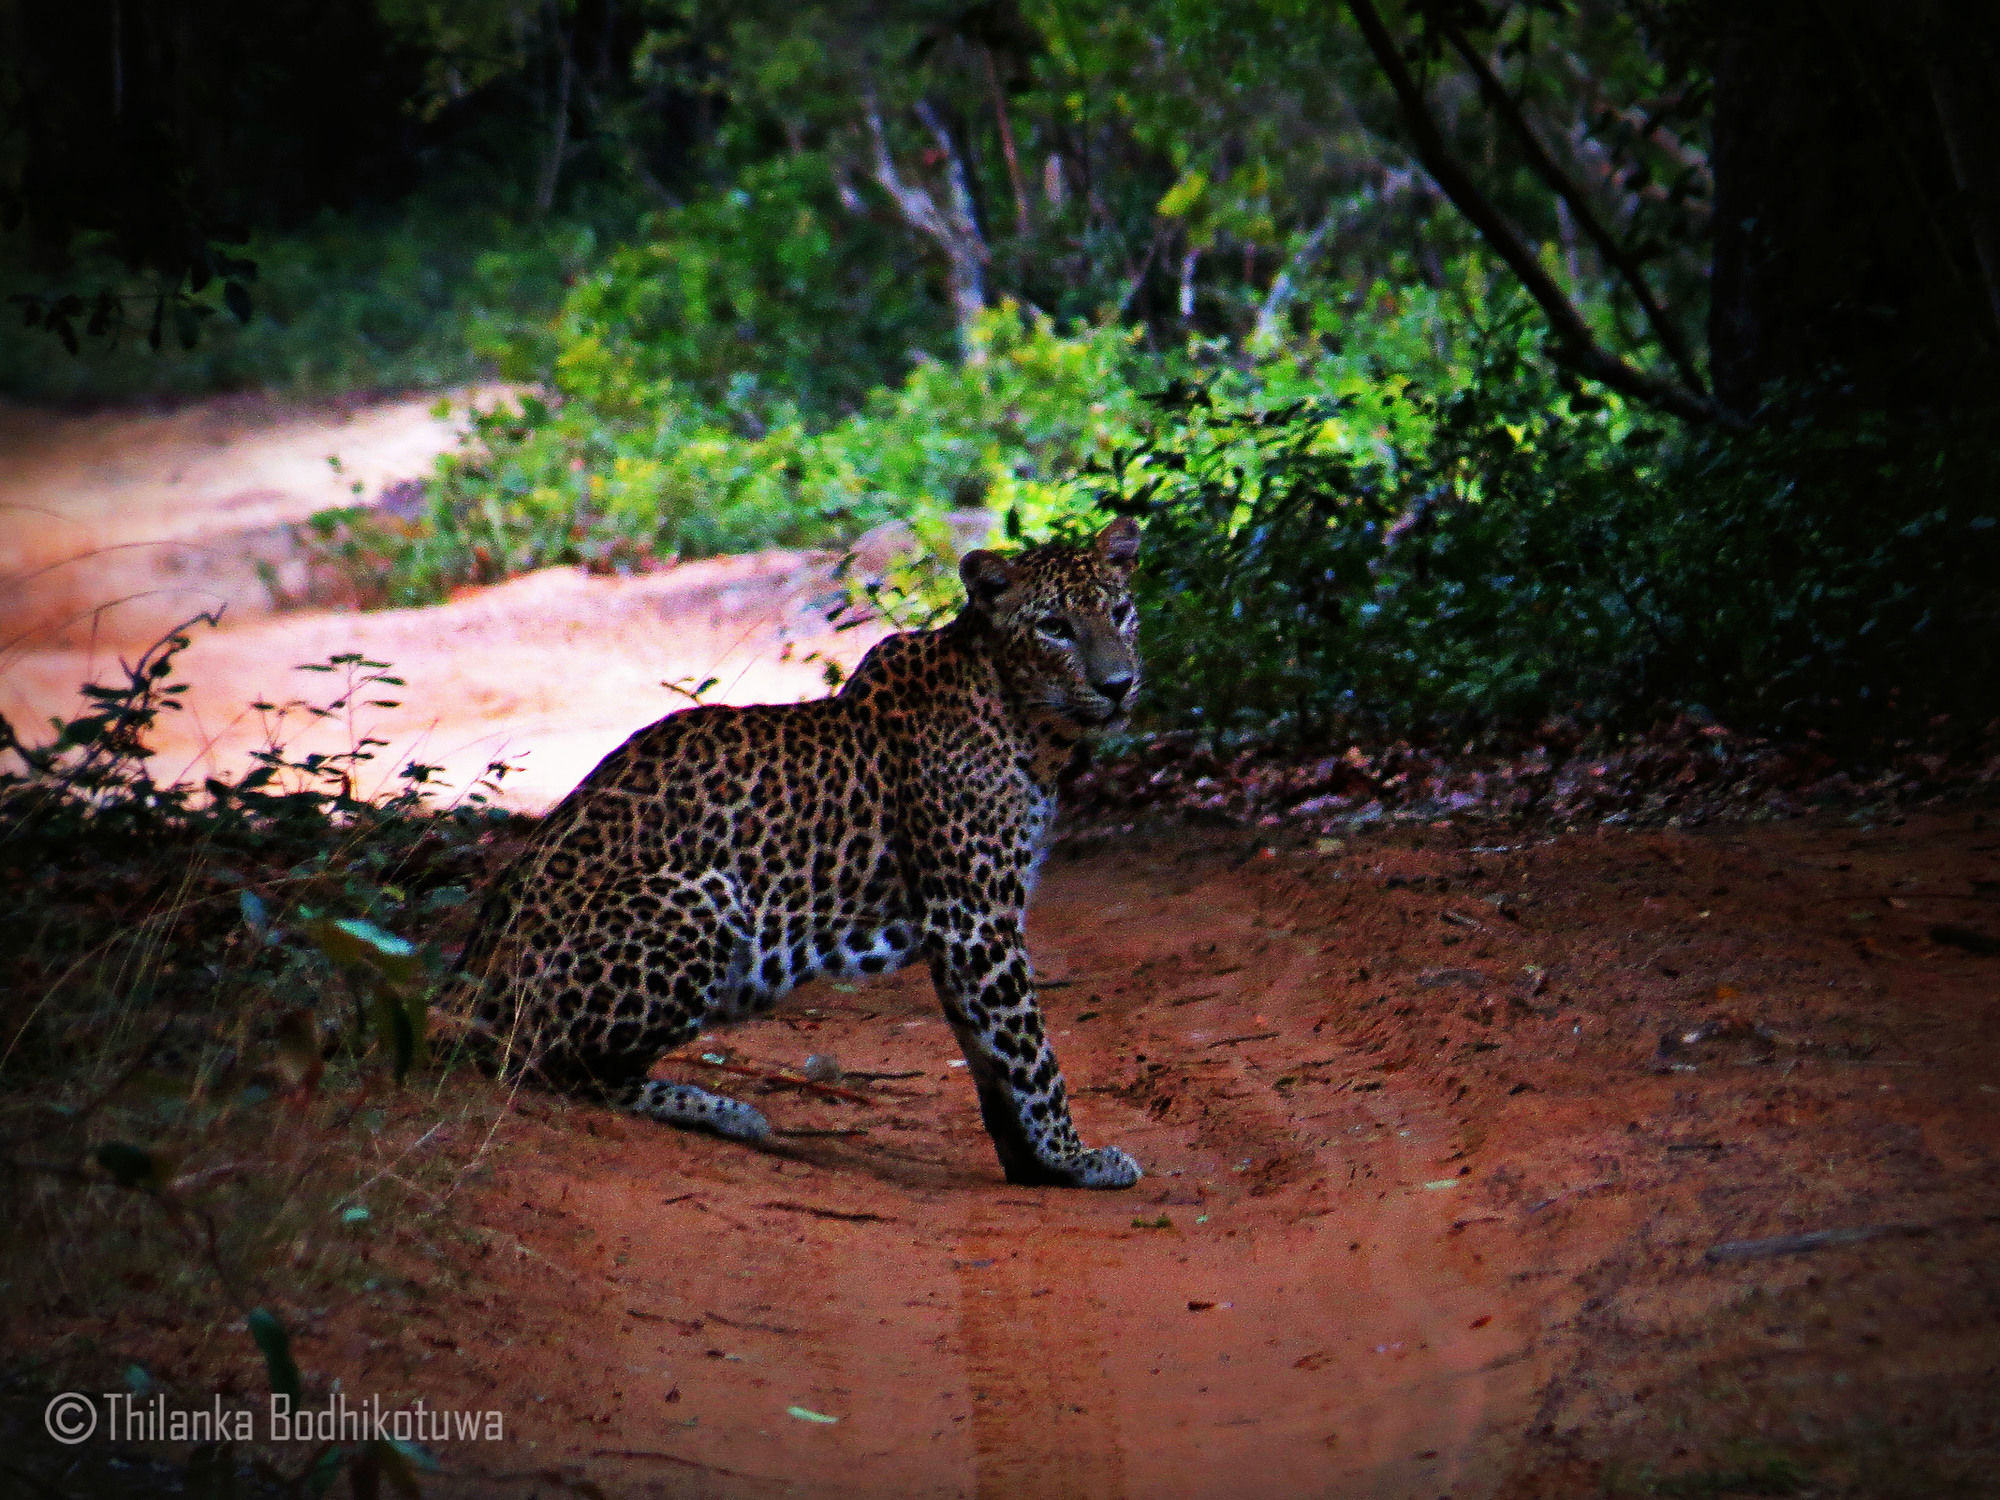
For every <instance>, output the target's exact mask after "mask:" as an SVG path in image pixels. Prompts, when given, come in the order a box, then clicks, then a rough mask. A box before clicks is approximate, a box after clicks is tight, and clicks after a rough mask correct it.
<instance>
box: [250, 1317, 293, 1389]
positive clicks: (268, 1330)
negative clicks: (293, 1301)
mask: <svg viewBox="0 0 2000 1500" xmlns="http://www.w3.org/2000/svg"><path fill="white" fill-rule="evenodd" d="M247 1321H248V1322H249V1325H250V1337H251V1338H253V1339H255V1340H256V1341H257V1347H258V1348H259V1349H260V1350H262V1351H263V1355H264V1368H265V1369H266V1370H267V1371H269V1372H270V1376H271V1389H272V1390H273V1391H274V1392H276V1393H277V1394H278V1395H280V1396H289V1397H290V1398H291V1401H292V1405H294V1406H297V1405H298V1404H299V1403H300V1402H301V1401H303V1400H304V1399H305V1381H304V1379H303V1378H302V1377H301V1376H300V1375H299V1367H298V1363H297V1361H295V1360H294V1359H293V1358H292V1337H291V1335H290V1334H288V1333H286V1332H285V1325H284V1324H283V1323H281V1322H279V1321H278V1319H277V1317H276V1315H275V1314H273V1313H272V1312H270V1311H269V1310H268V1309H266V1308H262V1307H259V1308H253V1309H252V1310H251V1313H250V1316H249V1318H248V1320H247Z"/></svg>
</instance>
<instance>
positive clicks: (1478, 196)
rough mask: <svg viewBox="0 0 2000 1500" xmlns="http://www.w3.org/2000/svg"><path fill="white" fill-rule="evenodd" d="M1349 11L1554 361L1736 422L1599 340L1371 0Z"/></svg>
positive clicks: (1426, 152) (1418, 139) (1432, 168)
mask: <svg viewBox="0 0 2000 1500" xmlns="http://www.w3.org/2000/svg"><path fill="white" fill-rule="evenodd" d="M1347 8H1348V11H1349V12H1350V13H1351V14H1352V15H1353V17H1354V21H1355V24H1356V25H1357V26H1358V27H1359V28H1360V30H1361V35H1362V39H1363V40H1364V41H1366V42H1367V44H1368V50H1369V51H1370V52H1372V53H1373V54H1374V56H1375V63H1376V66H1377V67H1379V68H1380V69H1381V70H1382V76H1383V77H1384V78H1386V79H1387V80H1388V83H1389V87H1390V88H1391V89H1392V90H1394V92H1395V95H1396V102H1397V105H1398V107H1399V108H1400V110H1401V113H1402V116H1403V120H1404V123H1405V124H1406V125H1407V126H1408V127H1409V131H1410V136H1411V140H1412V143H1413V144H1414V145H1415V147H1416V151H1417V157H1418V159H1419V160H1420V161H1422V162H1423V164H1424V168H1425V170H1427V171H1428V172H1429V173H1430V174H1431V177H1432V179H1433V180H1434V181H1435V182H1436V183H1437V185H1438V186H1439V187H1440V188H1441V189H1443V191H1444V193H1445V196H1447V197H1448V198H1450V199H1451V201H1452V203H1453V204H1454V205H1455V206H1456V207H1457V209H1458V211H1459V212H1460V213H1462V214H1464V215H1465V217H1466V219H1467V220H1468V221H1469V222H1470V223H1471V224H1472V226H1473V228H1475V229H1477V230H1478V231H1479V232H1480V234H1481V235H1482V236H1483V237H1484V238H1485V240H1486V242H1487V243H1488V244H1489V245H1491V246H1492V247H1493V250H1494V253H1495V254H1497V255H1498V256H1499V257H1500V259H1501V260H1503V261H1504V262H1506V265H1507V268H1508V269H1509V270H1511V271H1512V272H1513V273H1514V274H1515V276H1517V277H1518V278H1520V282H1521V285H1522V286H1523V287H1524V288H1525V289H1526V290H1527V293H1528V295H1529V296H1530V297H1532V298H1534V299H1535V303H1536V305H1537V306H1539V307H1540V308H1541V310H1542V314H1543V316H1544V317H1546V318H1547V319H1548V323H1549V331H1550V332H1551V333H1553V334H1554V335H1555V346H1554V347H1553V348H1552V349H1551V350H1550V353H1551V355H1552V356H1553V357H1554V358H1555V359H1556V361H1557V362H1558V363H1560V364H1562V365H1564V366H1565V367H1566V368H1568V369H1570V370H1573V371H1575V372H1576V373H1577V374H1579V375H1584V376H1587V377H1589V378H1590V379H1592V380H1596V381H1599V382H1601V383H1602V384H1604V385H1607V386H1609V387H1610V388H1611V389H1612V390H1614V391H1619V392H1622V393H1623V394H1625V395H1627V396H1630V397H1632V398H1633V399H1634V400H1637V401H1643V402H1645V403H1646V404H1647V405H1648V406H1656V407H1658V408H1660V410H1662V411H1667V412H1672V413H1673V414H1674V415H1675V416H1678V417H1684V418H1686V419H1687V420H1689V421H1694V422H1717V421H1721V422H1730V421H1732V419H1731V417H1730V415H1729V414H1728V413H1727V412H1725V411H1724V410H1723V409H1722V408H1721V407H1719V406H1717V405H1716V403H1715V402H1714V401H1713V400H1711V399H1710V398H1709V397H1707V396H1706V395H1703V394H1701V393H1699V392H1696V391H1691V390H1689V389H1687V388H1686V387H1684V386H1680V385H1676V384H1674V383H1672V382H1670V381H1665V380H1661V379H1659V378H1658V377H1657V376H1653V375H1649V374H1647V373H1646V372H1645V371H1644V370H1641V369H1639V368H1638V367H1636V366H1634V365H1630V364H1627V363H1626V362H1625V361H1624V360H1622V359H1620V358H1619V357H1618V356H1617V355H1615V354H1613V353H1611V352H1610V351H1609V350H1607V349H1606V348H1604V347H1603V345H1601V344H1599V343H1598V342H1597V339H1596V337H1595V336H1594V335H1593V334H1592V333H1591V331H1590V326H1589V325H1588V324H1587V323H1585V322H1584V321H1583V315H1582V314H1581V313H1579V312H1578V311H1577V310H1576V307H1575V305H1574V304H1572V303H1571V302H1570V300H1569V298H1568V297H1566V296H1565V295H1564V294H1563V291H1562V288H1560V287H1558V286H1557V285H1556V284H1555V282H1554V281H1553V280H1552V279H1550V277H1549V274H1548V272H1546V271H1544V270H1543V269H1542V265H1541V262H1540V261H1539V260H1537V259H1536V257H1535V253H1534V252H1533V251H1532V250H1530V249H1529V248H1528V246H1527V244H1526V242H1525V241H1523V240H1522V238H1521V236H1520V234H1519V233H1518V232H1517V231H1516V230H1515V228H1514V226H1513V225H1512V224H1510V223H1508V222H1507V219H1506V218H1505V216H1504V215H1502V214H1501V212H1500V210H1499V209H1498V208H1496V207H1495V206H1494V205H1493V203H1492V201H1491V200H1490V199H1489V198H1487V196H1486V195H1485V194H1484V193H1483V192H1481V191H1480V189H1479V186H1478V184H1477V183H1475V182H1474V181H1473V180H1472V175H1471V173H1470V172H1468V171H1467V170H1466V168H1465V165H1464V164H1463V163H1462V162H1460V161H1459V159H1458V158H1457V156H1455V155H1454V154H1453V153H1452V150H1451V148H1450V147H1449V146H1448V145H1447V144H1446V143H1445V139H1444V136H1443V134H1442V133H1441V132H1440V131H1439V129H1438V126H1437V122H1436V121H1435V120H1434V119H1432V118H1431V113H1430V110H1429V109H1428V108H1427V107H1426V106H1425V104H1424V97H1423V94H1422V92H1421V91H1420V90H1419V89H1418V87H1417V84H1416V80H1415V79H1413V78H1411V76H1410V71H1409V69H1408V68H1406V67H1404V66H1403V59H1402V56H1401V54H1400V53H1399V52H1398V51H1397V50H1396V43H1395V39H1394V38H1393V37H1391V36H1390V35H1389V29H1388V27H1387V26H1385V25H1384V24H1383V22H1382V17H1381V14H1380V13H1379V12H1378V11H1377V10H1376V9H1375V7H1374V5H1373V4H1372V3H1371V0H1347Z"/></svg>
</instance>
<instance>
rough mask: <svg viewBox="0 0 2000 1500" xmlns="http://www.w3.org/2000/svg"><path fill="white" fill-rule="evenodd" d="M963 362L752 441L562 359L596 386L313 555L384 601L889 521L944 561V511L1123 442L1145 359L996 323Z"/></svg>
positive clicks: (466, 456)
mask: <svg viewBox="0 0 2000 1500" xmlns="http://www.w3.org/2000/svg"><path fill="white" fill-rule="evenodd" d="M977 347H978V351H979V352H978V355H977V357H975V358H972V359H968V360H965V361H963V362H946V361H943V360H937V359H924V360H922V361H920V362H919V363H918V364H917V365H916V367H915V368H914V369H912V370H911V371H910V372H909V374H908V375H907V376H906V377H905V379H904V380H903V381H902V382H901V384H899V385H896V386H891V387H883V388H879V389H877V390H875V391H874V392H873V393H871V394H870V396H869V397H868V399H867V400H866V402H865V404H864V405H863V406H862V408H861V409H860V410H859V411H856V412H854V413H853V414H851V415H849V416H847V417H844V418H842V419H840V420H838V421H836V422H834V423H833V424H832V425H830V426H827V427H824V428H821V429H818V430H814V429H813V428H812V427H810V426H808V425H807V423H806V421H805V419H804V418H803V417H802V416H801V415H799V414H798V413H797V412H796V410H794V411H790V412H787V413H786V414H785V417H784V420H783V421H782V422H780V423H778V424H777V425H773V426H770V427H767V428H765V429H764V430H763V431H761V432H758V433H754V434H751V433H746V432H744V431H743V430H742V424H741V423H740V422H738V421H736V420H734V419H733V417H732V414H730V413H729V412H728V411H727V410H726V409H718V408H716V407H713V406H709V405H706V404H704V403H702V402H701V401H699V400H698V399H695V398H693V397H692V396H690V397H688V398H687V399H682V398H681V394H680V393H681V390H682V387H681V386H680V385H679V384H678V383H676V382H674V381H671V380H653V379H647V378H642V377H641V376H639V375H638V374H636V373H634V374H633V376H632V378H631V379H630V380H623V379H620V380H613V381H602V382H600V381H598V380H597V377H598V376H600V375H601V374H602V363H601V361H600V357H599V356H598V355H596V354H593V355H592V357H591V359H590V360H588V361H574V362H573V361H570V360H568V359H567V358H566V359H565V362H564V371H563V378H564V380H568V379H570V378H571V369H572V367H573V365H574V364H577V363H581V364H584V365H585V366H586V367H587V368H589V369H590V370H591V371H592V375H593V382H594V383H592V384H590V385H588V386H586V387H585V388H584V389H582V390H577V391H567V390H566V391H564V393H563V395H562V396H561V398H560V399H558V400H549V401H545V400H543V399H541V398H539V397H533V396H530V397H525V398H523V399H522V400H521V401H519V402H517V403H513V404H510V405H507V406H505V407H503V408H502V409H499V410H496V411H492V412H488V413H485V414H483V415H482V416H480V417H479V418H478V419H477V422H476V424H475V428H474V431H473V433H472V435H471V439H470V441H469V442H468V444H467V445H466V447H465V448H464V449H463V450H462V451H461V452H458V453H455V454H450V455H447V456H446V457H445V458H444V459H442V460H441V461H440V463H439V466H438V469H437V472H436V473H435V475H434V476H433V480H432V484H431V492H430V497H429V501H428V504H427V507H426V509H425V512H424V514H423V515H422V516H421V517H420V518H419V519H418V520H417V521H416V522H415V523H414V524H406V523H402V522H398V521H395V520H393V519H389V518H383V517H380V516H376V515H372V514H371V513H369V512H367V511H366V510H362V509H359V508H355V509H347V510H339V511H329V512H326V513H325V514H323V515H321V516H319V517H316V518H315V519H314V521H313V522H312V523H311V526H310V528H309V531H308V539H309V540H310V541H311V542H312V543H313V544H314V545H315V546H317V547H318V548H319V549H321V551H322V552H324V553H327V554H330V555H332V556H333V557H334V558H335V560H336V561H338V562H339V563H340V564H341V565H342V566H343V567H344V568H345V569H346V570H347V571H348V572H349V573H350V574H355V575H358V576H359V577H360V578H361V580H362V582H363V585H364V590H365V592H367V593H369V594H370V595H371V596H373V597H375V598H378V599H381V600H385V601H390V602H397V603H418V602H423V601H427V600H431V599H435V598H437V597H439V596H440V595H441V594H442V593H443V592H444V591H445V590H447V589H449V588H451V587H452V586H453V585H455V584H458V583H462V582H467V581H487V580H491V579H494V578H500V577H505V576H507V575H509V574H513V573H518V572H523V571H526V570H527V569H530V568H536V567H545V566H548V565H551V564H556V563H581V564H583V565H585V566H589V567H595V568H615V567H618V566H621V565H625V564H630V563H636V562H638V561H640V560H642V559H645V558H670V557H700V556H706V555H710V554H714V553H718V552H726V551H738V550H745V549H749V548H755V547H761V546H769V545H777V544H786V545H791V544H805V543H819V542H830V541H835V540H841V539H848V538H852V537H854V536H856V535H858V534H859V533H860V532H862V531H865V530H867V529H868V528H869V527H872V526H874V525H877V524H878V523H880V522H883V521H886V520H905V521H910V522H912V523H914V524H915V525H916V526H917V529H918V531H919V533H920V534H924V535H928V536H929V537H931V538H932V539H933V540H935V541H937V542H938V543H939V544H940V545H941V544H942V539H943V535H944V532H943V516H944V513H945V512H946V511H947V510H949V509H951V508H953V507H955V506H969V505H978V504H988V505H991V506H993V507H994V508H995V510H996V514H997V513H999V512H1001V511H1004V510H1005V509H1007V508H1008V507H1009V506H1012V505H1022V504H1032V503H1034V502H1033V497H1034V496H1035V495H1036V494H1038V493H1039V492H1040V490H1041V488H1043V487H1047V486H1050V485H1053V484H1055V482H1056V481H1057V479H1058V478H1059V476H1061V475H1063V474H1065V473H1067V472H1069V471H1071V470H1073V469H1074V468H1076V467H1077V466H1078V465H1080V464H1082V463H1084V462H1085V461H1087V460H1088V459H1089V458H1090V457H1092V456H1093V455H1098V456H1102V455H1107V454H1109V453H1110V452H1111V451H1113V450H1114V449H1115V448H1116V447H1117V446H1119V445H1120V444H1121V443H1127V442H1130V441H1131V440H1132V439H1133V438H1134V437H1135V436H1136V435H1137V432H1138V422H1139V420H1140V413H1141V406H1140V402H1139V398H1138V395H1137V390H1136V379H1137V377H1138V376H1139V374H1140V373H1141V371H1142V369H1143V361H1142V359H1141V358H1140V356H1139V355H1138V354H1137V353H1136V351H1135V350H1134V348H1133V343H1132V335H1130V334H1129V333H1126V332H1124V331H1122V330H1117V329H1104V330H1091V331H1085V332H1082V333H1078V334H1075V335H1070V336H1065V335H1062V334H1060V333H1058V332H1057V331H1056V330H1055V328H1054V326H1053V325H1052V323H1051V322H1050V321H1049V320H1048V319H1046V318H1028V317H1024V316H1023V315H1022V313H1021V311H1020V310H1019V309H1018V308H1015V307H1013V306H1005V307H1001V308H998V309H995V310H994V311H993V312H992V313H990V314H989V315H988V316H987V319H986V321H985V322H984V324H983V325H982V326H981V329H980V330H979V335H978V344H977ZM633 363H634V364H636V360H634V361H633ZM628 368H629V366H628Z"/></svg>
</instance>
